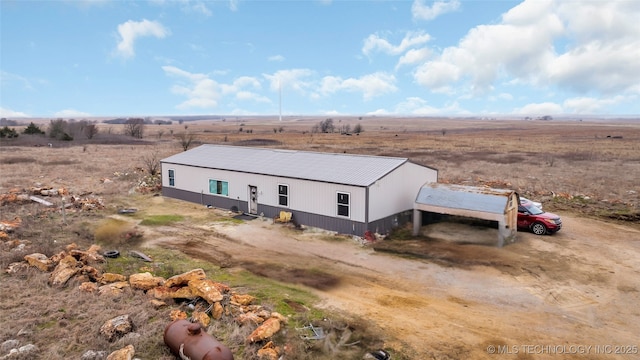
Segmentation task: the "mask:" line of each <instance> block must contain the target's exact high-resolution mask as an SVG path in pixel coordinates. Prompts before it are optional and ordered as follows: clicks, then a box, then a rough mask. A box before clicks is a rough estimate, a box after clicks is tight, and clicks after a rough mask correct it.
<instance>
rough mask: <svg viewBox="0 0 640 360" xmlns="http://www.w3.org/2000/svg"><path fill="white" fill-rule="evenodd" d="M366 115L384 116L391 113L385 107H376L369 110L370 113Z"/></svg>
mask: <svg viewBox="0 0 640 360" xmlns="http://www.w3.org/2000/svg"><path fill="white" fill-rule="evenodd" d="M366 115H369V116H384V115H389V112H388V111H387V110H385V109H376V110H373V111H369V112H368V113H366Z"/></svg>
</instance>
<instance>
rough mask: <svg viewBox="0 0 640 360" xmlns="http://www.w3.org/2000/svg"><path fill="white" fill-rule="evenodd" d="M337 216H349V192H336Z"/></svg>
mask: <svg viewBox="0 0 640 360" xmlns="http://www.w3.org/2000/svg"><path fill="white" fill-rule="evenodd" d="M338 216H346V217H349V194H348V193H341V192H339V193H338Z"/></svg>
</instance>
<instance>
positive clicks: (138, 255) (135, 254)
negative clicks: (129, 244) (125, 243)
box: [129, 250, 153, 262]
mask: <svg viewBox="0 0 640 360" xmlns="http://www.w3.org/2000/svg"><path fill="white" fill-rule="evenodd" d="M129 255H131V256H133V257H136V258H139V259H142V260H144V261H146V262H153V259H151V258H150V257H148V256H147V255H145V254H144V253H141V252H140V251H136V250H131V251H129Z"/></svg>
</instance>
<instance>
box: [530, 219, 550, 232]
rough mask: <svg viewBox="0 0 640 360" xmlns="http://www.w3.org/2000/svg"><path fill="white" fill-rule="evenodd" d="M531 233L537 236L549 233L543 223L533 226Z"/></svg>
mask: <svg viewBox="0 0 640 360" xmlns="http://www.w3.org/2000/svg"><path fill="white" fill-rule="evenodd" d="M531 231H532V232H533V233H534V234H536V235H544V234H546V233H547V227H546V226H544V224H543V223H539V222H537V223H533V225H531Z"/></svg>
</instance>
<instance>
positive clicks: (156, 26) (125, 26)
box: [117, 19, 171, 58]
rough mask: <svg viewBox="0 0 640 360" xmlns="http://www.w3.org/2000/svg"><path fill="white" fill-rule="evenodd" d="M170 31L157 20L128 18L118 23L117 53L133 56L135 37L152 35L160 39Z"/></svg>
mask: <svg viewBox="0 0 640 360" xmlns="http://www.w3.org/2000/svg"><path fill="white" fill-rule="evenodd" d="M170 33H171V32H170V31H169V29H167V28H165V27H164V26H162V24H161V23H159V22H157V21H149V20H147V19H143V20H142V21H133V20H129V21H127V22H125V23H122V24H120V25H118V35H119V36H120V41H119V42H118V47H117V53H118V54H119V55H121V56H122V57H125V58H130V57H133V56H134V55H135V49H134V43H135V41H136V39H137V38H140V37H145V36H154V37H156V38H159V39H162V38H164V37H165V36H167V35H169V34H170Z"/></svg>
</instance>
